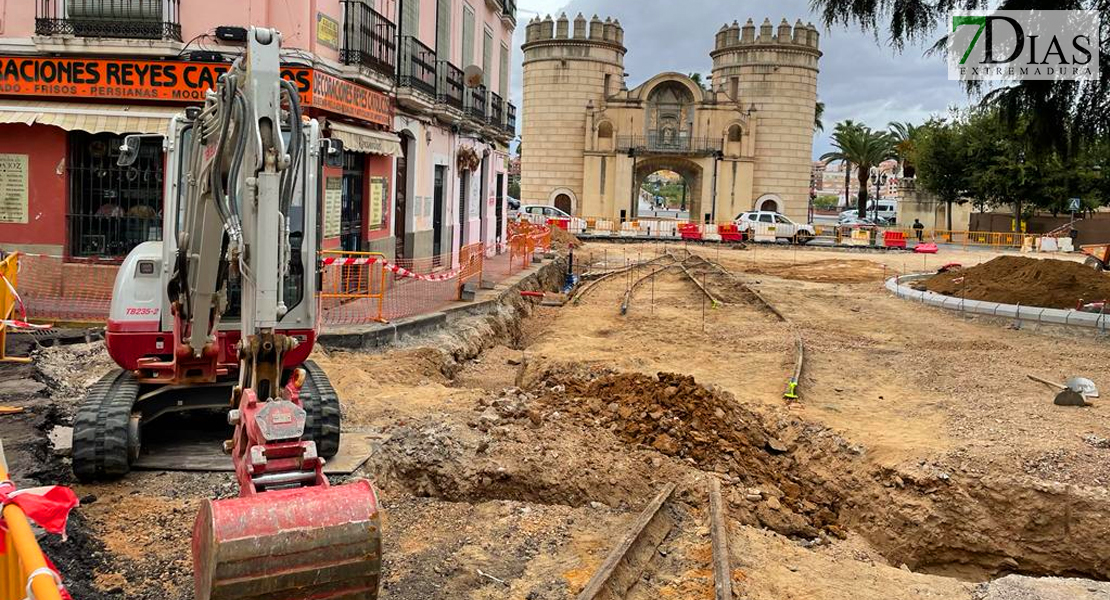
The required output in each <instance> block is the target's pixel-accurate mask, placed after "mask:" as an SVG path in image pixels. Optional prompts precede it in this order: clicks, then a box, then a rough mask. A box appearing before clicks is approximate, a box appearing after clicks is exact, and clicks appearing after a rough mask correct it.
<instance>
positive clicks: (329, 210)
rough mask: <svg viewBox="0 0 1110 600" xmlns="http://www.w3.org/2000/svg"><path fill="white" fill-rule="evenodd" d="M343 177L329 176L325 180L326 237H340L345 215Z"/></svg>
mask: <svg viewBox="0 0 1110 600" xmlns="http://www.w3.org/2000/svg"><path fill="white" fill-rule="evenodd" d="M342 211H343V178H341V177H328V178H327V180H325V182H324V238H325V239H326V238H334V237H339V233H340V231H341V228H340V220H341V218H342V216H343V212H342Z"/></svg>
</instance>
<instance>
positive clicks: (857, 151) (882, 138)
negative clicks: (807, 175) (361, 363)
mask: <svg viewBox="0 0 1110 600" xmlns="http://www.w3.org/2000/svg"><path fill="white" fill-rule="evenodd" d="M838 133H839V135H838ZM833 147H835V148H836V150H834V151H832V152H826V153H825V154H824V155H822V156H821V160H829V161H837V160H838V161H841V162H846V163H851V164H853V165H855V167H856V173H857V178H858V179H859V199H858V202H857V207H858V209H859V214H860V215H865V214H867V181H868V180H869V179H870V178H871V168H872V167H877V166H878V165H879V163H881V162H883V161H884V160H887V159H888V158H891V157H893V156H894V138H893V137H891V135H890V133H888V132H886V131H874V130H872V129H871V128H870V127H866V126H862V125H858V126H852V127H850V128H846V129H844V130H842V131H841V132H834V133H833Z"/></svg>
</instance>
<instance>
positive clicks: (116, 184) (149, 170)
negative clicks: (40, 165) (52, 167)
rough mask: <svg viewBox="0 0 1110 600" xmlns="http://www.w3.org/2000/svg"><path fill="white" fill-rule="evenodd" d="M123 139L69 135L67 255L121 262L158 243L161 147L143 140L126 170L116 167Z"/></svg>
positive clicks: (160, 209) (160, 223)
mask: <svg viewBox="0 0 1110 600" xmlns="http://www.w3.org/2000/svg"><path fill="white" fill-rule="evenodd" d="M122 145H123V136H122V135H117V134H91V133H86V132H84V131H73V132H70V134H69V161H68V164H69V166H68V172H69V198H70V207H69V253H70V255H71V256H97V257H103V258H123V257H124V256H126V255H127V253H128V252H130V251H131V250H132V249H133V248H135V246H138V245H139V244H141V243H143V242H146V241H150V240H161V239H162V222H161V214H162V174H163V157H162V144H160V143H157V142H151V141H146V143H143V144H141V145H140V146H139V156H138V159H137V160H136V161H135V163H134V164H132V165H131V166H129V167H121V166H118V165H117V164H116V160H117V159H118V158H119V148H120V146H122Z"/></svg>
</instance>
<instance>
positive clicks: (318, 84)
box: [0, 56, 393, 127]
mask: <svg viewBox="0 0 1110 600" xmlns="http://www.w3.org/2000/svg"><path fill="white" fill-rule="evenodd" d="M229 68H231V65H230V64H227V63H201V62H180V61H154V60H116V59H99V58H90V59H85V58H72V57H68V58H67V57H59V58H41V57H26V56H0V95H11V96H35V97H64V98H67V99H73V98H94V99H106V100H141V101H154V102H158V101H167V102H183V103H186V102H189V103H191V102H203V101H204V94H205V92H206V91H207V90H209V89H212V88H214V87H215V85H216V80H217V79H218V78H219V76H220V75H221V74H222V73H225V72H227V70H228V69H229ZM281 76H282V77H283V78H284V79H288V80H289V81H292V82H293V83H295V84H296V85H297V91H298V92H299V93H300V95H301V103H302V104H303V105H305V106H312V107H316V108H319V109H322V110H326V111H330V112H335V113H339V114H342V115H346V116H349V117H354V118H356V119H362V120H364V121H368V122H370V123H375V124H378V125H384V126H387V127H388V126H391V125H392V124H393V105H392V103H391V101H390V99H389V97H388V96H386V95H385V94H382V93H381V92H378V91H375V90H372V89H369V88H366V87H363V86H361V85H358V84H355V83H351V82H349V81H344V80H342V79H339V78H337V77H332V76H331V75H328V74H326V73H321V72H319V71H316V70H314V69H309V68H305V67H284V68H282V70H281Z"/></svg>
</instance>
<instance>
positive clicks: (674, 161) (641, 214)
mask: <svg viewBox="0 0 1110 600" xmlns="http://www.w3.org/2000/svg"><path fill="white" fill-rule="evenodd" d="M702 179H703V173H702V167H701V166H699V165H698V164H697V163H696V162H694V161H691V160H688V159H685V158H678V157H657V158H649V159H645V160H643V161H641V162H639V163H637V165H636V172H635V185H636V187H635V188H633V189H635V190H636V192H637V193H636V201H635V202H636V204H635V206H634V207H632V210H631V211H629V213H630V214H629V218H633V219H635V218H645V217H646V218H660V219H691V220H695V221H698V220H701V219H703V218H704V215H703V213H704V212H709V211H708V210H703V208H704V209H708V208H709V207H708V206H704V207H703V206H702V200H701V196H702V188H703V185H702ZM621 212H622V213H624V212H625V211H623V210H622V211H621Z"/></svg>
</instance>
